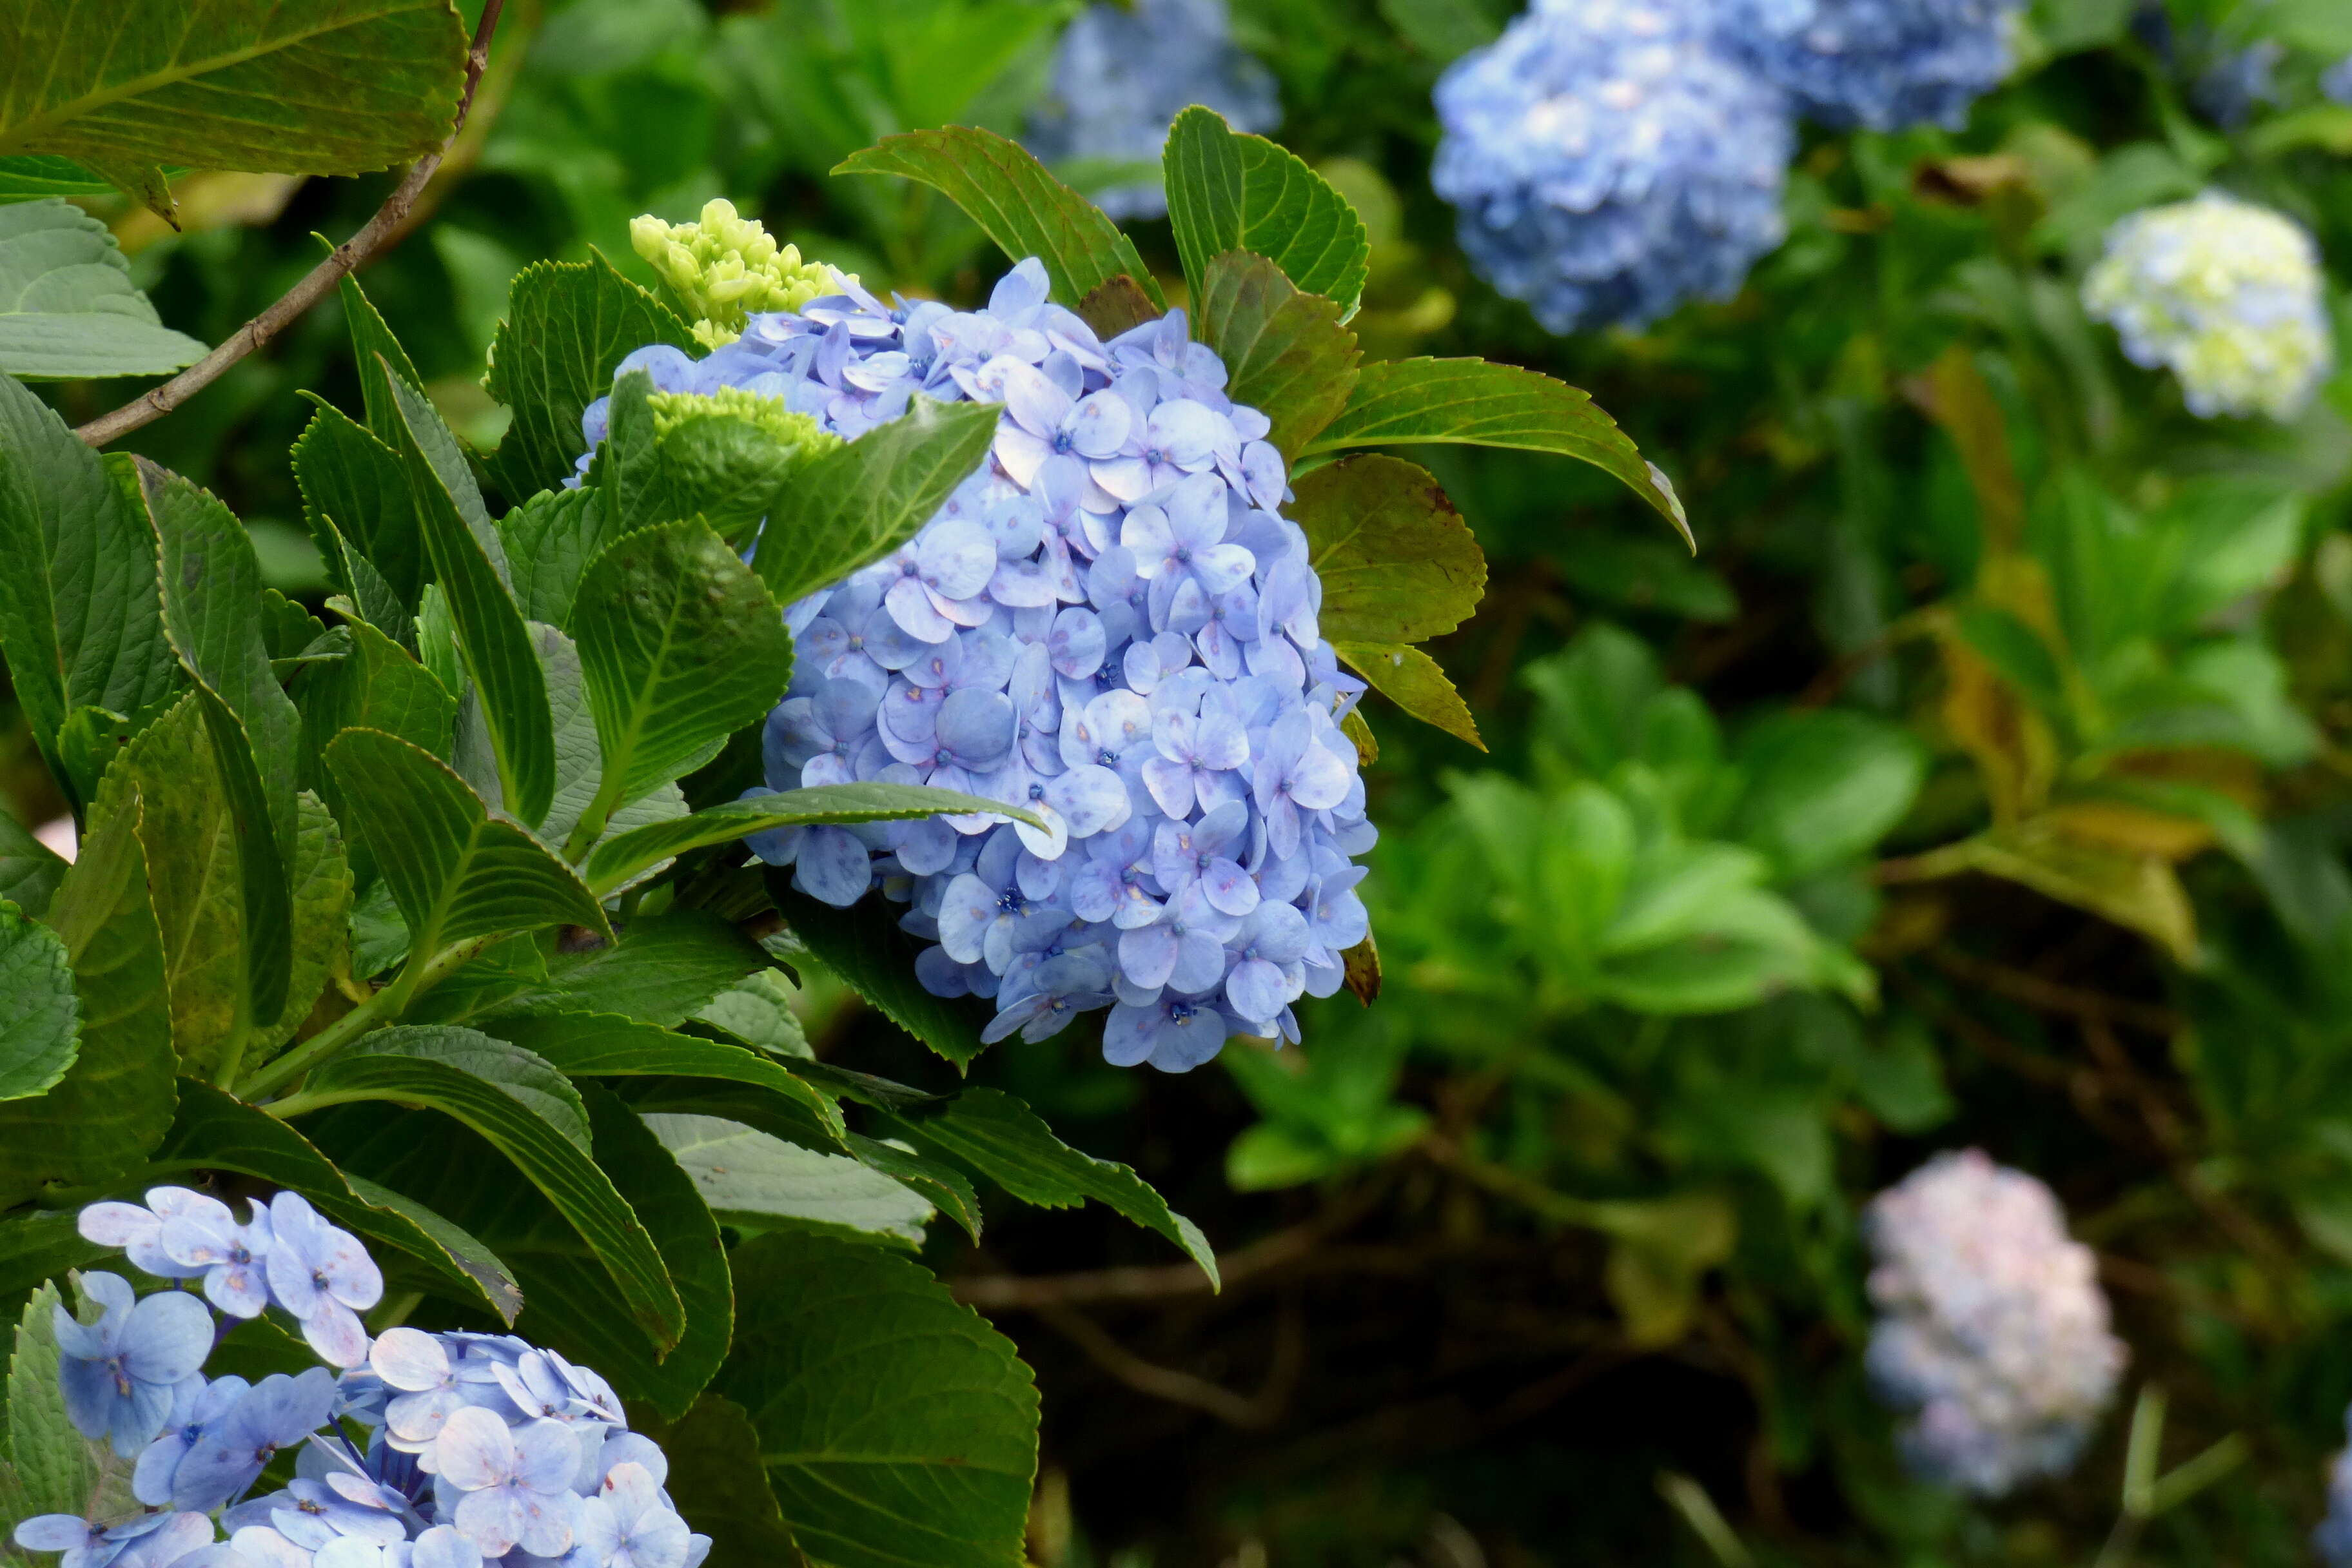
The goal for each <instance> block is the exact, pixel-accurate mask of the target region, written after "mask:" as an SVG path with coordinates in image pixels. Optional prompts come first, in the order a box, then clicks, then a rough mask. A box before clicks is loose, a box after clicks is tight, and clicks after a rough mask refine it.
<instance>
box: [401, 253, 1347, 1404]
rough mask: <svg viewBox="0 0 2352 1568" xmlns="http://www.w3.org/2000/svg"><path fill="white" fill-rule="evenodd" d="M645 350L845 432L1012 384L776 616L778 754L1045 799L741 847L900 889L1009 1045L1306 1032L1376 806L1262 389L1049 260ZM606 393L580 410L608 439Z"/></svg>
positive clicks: (1173, 322)
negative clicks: (699, 344)
mask: <svg viewBox="0 0 2352 1568" xmlns="http://www.w3.org/2000/svg"><path fill="white" fill-rule="evenodd" d="M631 360H632V361H635V363H642V364H644V365H646V368H647V369H648V371H649V372H650V373H651V374H653V375H654V377H655V379H656V383H657V384H661V385H663V386H664V387H665V388H667V390H670V391H673V392H677V393H680V394H711V393H715V392H717V391H718V390H719V389H721V388H725V387H730V386H743V387H752V388H755V389H758V390H760V391H761V392H763V393H766V394H768V395H774V396H779V397H782V398H783V399H784V400H785V401H786V403H787V405H789V406H790V407H792V408H793V409H795V410H798V411H801V412H803V413H806V414H809V415H811V416H815V417H817V418H818V419H820V420H821V421H822V422H823V424H824V427H825V428H826V429H827V430H829V431H832V432H834V433H835V434H837V435H839V436H842V437H845V438H852V439H854V438H856V437H857V436H859V435H862V434H863V433H864V432H866V431H867V430H870V429H872V428H874V427H875V426H877V425H879V424H882V423H884V422H887V420H890V419H895V418H897V417H898V416H900V415H901V414H903V413H904V412H905V411H906V409H907V407H908V402H909V399H910V398H912V397H913V396H914V395H916V394H917V393H920V394H922V395H925V396H929V397H934V398H939V399H941V400H945V401H951V402H955V401H974V402H982V403H989V404H993V405H998V406H999V407H1000V408H1001V409H1002V411H1003V412H1002V414H1001V415H1000V416H999V419H998V423H997V428H996V436H995V439H994V442H993V444H992V448H991V452H990V456H989V458H988V460H987V462H986V463H985V464H984V466H983V467H982V468H981V470H980V471H979V472H977V473H975V474H973V475H972V476H971V478H970V479H968V480H966V481H965V482H964V484H963V485H962V486H961V488H960V489H958V490H957V491H956V493H955V494H954V495H953V496H952V497H951V498H950V500H949V501H948V502H947V504H946V505H945V506H944V507H943V508H942V509H941V510H940V513H939V515H938V516H937V517H935V518H934V519H932V521H930V522H929V524H927V525H926V526H925V527H924V528H923V529H922V531H920V532H919V533H918V534H916V536H915V537H914V538H913V539H911V540H909V541H908V542H907V543H906V544H905V545H904V546H902V547H901V548H900V549H899V550H898V551H897V552H894V553H892V554H891V555H890V556H889V557H887V559H885V560H883V561H880V562H877V563H875V564H873V565H872V566H869V567H866V569H864V570H863V571H860V572H858V573H856V574H853V575H852V576H851V577H850V578H849V579H848V580H847V581H845V582H844V583H841V584H836V585H835V586H833V587H829V588H825V589H823V590H820V591H819V592H817V593H815V594H813V595H809V596H808V597H807V598H805V599H803V600H802V601H801V602H800V603H798V604H796V605H793V606H791V607H790V609H789V610H788V611H787V621H788V624H789V625H790V626H792V628H793V635H794V637H795V638H796V639H797V644H798V657H797V658H796V659H795V661H794V665H793V684H792V687H791V689H790V690H789V691H788V693H787V694H786V697H785V700H784V701H783V702H782V704H781V705H779V706H778V708H777V709H776V710H775V711H774V713H773V714H772V715H771V716H770V718H769V721H768V723H767V726H766V731H765V734H764V746H763V750H764V753H765V762H766V768H767V782H768V784H769V785H770V787H772V788H773V789H778V790H783V789H793V788H799V787H802V786H806V785H815V784H847V783H852V782H863V781H872V780H879V781H884V782H888V783H897V784H929V785H932V786H935V787H939V788H946V789H955V790H960V791H962V792H964V793H966V794H970V795H979V796H981V797H982V798H983V799H987V800H991V801H995V802H1000V803H1002V804H1003V805H1008V806H1018V807H1020V808H1022V809H1024V811H1027V812H1030V813H1032V814H1034V816H1036V817H1037V818H1038V819H1039V820H1040V821H1041V822H1042V823H1043V826H1035V825H1033V824H1031V823H1028V822H1014V821H1013V820H1011V819H1010V818H1007V817H1004V816H999V815H995V814H992V813H975V814H972V815H971V816H957V817H945V818H933V819H930V820H928V821H920V822H904V823H877V824H874V825H871V826H855V827H851V826H819V827H805V828H794V829H790V830H783V831H778V832H774V833H767V834H760V835H755V836H754V837H752V838H751V847H752V848H753V849H754V850H755V851H756V852H757V853H758V854H759V855H760V856H761V858H764V859H766V860H767V861H769V862H770V863H771V864H772V865H777V866H789V867H791V868H792V870H793V886H794V887H795V888H796V889H799V890H800V891H802V892H803V893H805V894H807V895H808V896H809V897H811V898H814V899H818V900H824V902H827V903H831V904H834V905H836V906H840V907H847V906H848V905H850V904H853V903H855V902H856V901H857V900H860V899H862V898H865V897H867V896H868V895H869V894H871V893H873V892H876V891H879V892H880V893H881V894H882V895H883V896H884V897H885V898H887V899H890V900H896V901H898V902H899V903H902V904H905V905H906V906H908V909H907V912H906V913H905V914H904V915H903V916H902V917H901V919H900V921H899V924H900V926H901V928H902V929H904V930H906V931H908V932H909V933H911V934H913V935H915V936H917V937H919V938H920V939H922V940H923V941H925V942H930V943H935V944H936V945H933V946H930V947H928V948H926V949H925V950H924V952H922V954H921V956H920V957H919V960H918V962H917V963H916V966H915V973H916V975H917V977H918V979H919V981H920V982H921V983H922V984H924V985H925V986H926V987H928V988H929V990H931V991H932V992H933V993H935V994H940V995H942V996H961V995H967V994H972V995H979V996H983V997H987V998H991V999H992V1000H993V1001H994V1003H995V1005H996V1009H997V1011H996V1016H995V1018H994V1019H993V1020H992V1023H991V1024H990V1025H989V1026H988V1028H987V1029H986V1031H985V1032H984V1038H986V1039H988V1040H991V1041H994V1040H999V1039H1003V1038H1004V1037H1007V1036H1010V1035H1013V1034H1015V1033H1017V1034H1019V1035H1020V1036H1021V1037H1023V1038H1024V1039H1028V1040H1040V1039H1044V1038H1045V1037H1048V1036H1050V1035H1053V1034H1055V1032H1057V1031H1058V1030H1060V1029H1061V1028H1063V1027H1064V1026H1066V1025H1067V1023H1068V1022H1069V1020H1070V1019H1071V1018H1072V1017H1074V1016H1076V1015H1078V1014H1080V1013H1086V1012H1090V1011H1095V1010H1098V1009H1102V1008H1108V1009H1109V1010H1110V1014H1111V1016H1110V1019H1109V1021H1108V1025H1107V1033H1106V1036H1105V1041H1106V1043H1105V1051H1106V1054H1107V1055H1108V1056H1109V1057H1110V1058H1111V1059H1112V1060H1114V1061H1118V1062H1121V1063H1125V1064H1134V1063H1138V1062H1143V1061H1149V1062H1150V1063H1151V1064H1152V1065H1154V1066H1156V1067H1159V1068H1164V1069H1167V1070H1171V1071H1181V1070H1185V1069H1187V1068H1192V1067H1195V1066H1198V1065H1199V1064H1200V1063H1201V1062H1202V1061H1205V1060H1207V1059H1208V1058H1210V1057H1213V1056H1214V1055H1215V1054H1216V1052H1217V1050H1218V1048H1219V1047H1222V1046H1223V1043H1224V1041H1225V1040H1226V1039H1227V1037H1230V1036H1232V1035H1234V1034H1236V1033H1246V1034H1253V1035H1257V1036H1263V1037H1286V1038H1290V1039H1296V1038H1297V1019H1296V1018H1295V1017H1294V1016H1293V1014H1292V1004H1293V1003H1295V1002H1296V1001H1297V999H1298V998H1299V997H1300V996H1302V995H1305V994H1310V993H1311V994H1316V995H1329V994H1331V993H1332V992H1333V991H1335V990H1337V989H1338V988H1339V984H1340V981H1341V978H1342V975H1343V973H1344V969H1345V965H1344V963H1343V962H1342V960H1341V957H1340V954H1341V953H1342V952H1344V951H1345V950H1346V949H1347V948H1348V947H1349V946H1352V945H1353V944H1355V943H1356V942H1360V941H1361V940H1362V939H1363V937H1364V934H1365V929H1366V923H1365V915H1364V910H1363V905H1362V903H1361V901H1360V900H1359V899H1358V897H1357V895H1356V893H1355V891H1354V889H1355V886H1356V883H1357V881H1358V880H1359V879H1360V877H1361V876H1362V871H1361V869H1360V868H1358V867H1357V866H1356V865H1355V864H1354V858H1355V857H1357V856H1359V855H1361V854H1363V853H1364V852H1365V851H1366V850H1368V849H1369V848H1370V847H1371V845H1372V843H1373V840H1374V838H1375V837H1376V835H1375V833H1374V832H1373V829H1372V827H1371V826H1370V824H1369V823H1368V822H1366V821H1365V819H1364V791H1363V783H1362V781H1361V779H1360V778H1359V777H1358V775H1357V757H1356V752H1355V747H1354V745H1353V744H1352V743H1351V742H1349V741H1348V740H1347V739H1346V737H1345V736H1343V735H1342V734H1341V733H1340V731H1339V720H1340V719H1341V718H1342V717H1343V716H1344V715H1345V714H1346V712H1347V711H1348V710H1349V707H1350V706H1351V705H1352V704H1353V703H1354V702H1355V701H1356V700H1357V699H1358V698H1360V696H1361V694H1362V692H1363V689H1364V685H1363V682H1361V681H1360V680H1358V679H1355V678H1354V677H1352V676H1349V675H1348V674H1345V673H1344V672H1342V671H1341V670H1340V668H1339V664H1338V661H1337V658H1336V656H1335V654H1334V653H1333V651H1332V648H1331V646H1330V644H1329V643H1328V642H1327V641H1325V640H1324V639H1323V637H1322V636H1321V633H1320V631H1319V629H1318V625H1317V619H1316V617H1317V614H1318V610H1319V608H1320V605H1321V603H1322V589H1321V586H1320V584H1318V582H1317V580H1316V577H1315V574H1314V572H1313V570H1312V569H1311V568H1310V567H1309V566H1308V564H1307V542H1306V536H1305V534H1304V532H1303V531H1301V530H1300V529H1299V528H1298V526H1297V524H1296V523H1293V522H1291V521H1288V520H1287V519H1286V518H1284V517H1283V516H1282V514H1281V508H1282V506H1283V505H1284V503H1285V502H1286V501H1287V500H1289V496H1290V492H1289V487H1288V480H1287V475H1286V468H1285V465H1284V462H1283V458H1282V455H1281V454H1280V453H1279V452H1278V451H1276V449H1275V448H1274V447H1272V446H1271V445H1269V444H1268V443H1267V441H1266V439H1265V437H1266V434H1267V431H1268V428H1269V426H1268V421H1267V419H1266V416H1265V415H1264V414H1263V413H1261V412H1259V411H1258V410H1256V409H1254V408H1250V407H1248V406H1247V405H1242V404H1236V403H1235V402H1234V401H1233V399H1232V398H1231V397H1229V396H1228V395H1226V392H1225V367H1224V365H1223V363H1221V362H1220V361H1219V359H1218V357H1217V355H1216V354H1215V353H1213V351H1211V350H1210V349H1208V348H1207V347H1205V346H1204V345H1202V344H1200V343H1197V342H1192V339H1191V337H1190V335H1189V333H1188V331H1187V330H1186V321H1185V319H1184V316H1183V313H1182V312H1181V311H1176V312H1171V314H1170V315H1169V316H1167V317H1165V318H1164V319H1162V320H1160V321H1153V322H1150V323H1147V324H1146V325H1144V326H1141V327H1139V328H1136V329H1135V330H1134V331H1129V332H1128V333H1125V334H1123V335H1122V336H1120V337H1118V338H1115V339H1113V340H1112V341H1111V342H1102V341H1100V340H1099V339H1097V336H1096V335H1095V333H1094V332H1093V331H1092V330H1091V329H1089V328H1088V327H1087V324H1086V323H1085V322H1084V321H1081V320H1079V319H1078V317H1077V316H1076V315H1075V314H1073V313H1072V312H1070V311H1069V310H1065V309H1063V308H1062V307H1060V306H1058V305H1055V304H1054V303H1053V302H1052V301H1051V300H1049V299H1048V298H1047V284H1046V278H1045V268H1043V267H1042V266H1041V265H1040V264H1039V263H1038V262H1036V261H1035V260H1034V259H1033V260H1028V261H1024V262H1022V263H1021V264H1020V265H1019V266H1017V267H1015V268H1013V270H1012V272H1010V273H1009V274H1007V275H1006V276H1005V277H1004V278H1003V279H1002V280H1001V281H1000V282H999V283H998V284H997V286H996V289H995V290H994V291H993V293H992V295H991V296H990V299H989V303H988V306H987V308H986V309H984V310H972V311H957V310H950V309H949V308H948V307H947V306H945V305H942V304H939V303H937V302H933V301H924V302H921V303H917V304H908V303H906V302H904V301H899V302H898V303H896V304H890V305H886V304H884V303H883V302H882V301H880V300H876V299H874V298H873V297H872V296H870V295H868V294H866V293H865V292H863V291H862V290H853V291H852V292H849V293H845V294H843V295H839V296H835V297H832V298H828V299H824V300H814V301H812V302H811V303H810V305H809V306H808V308H807V309H806V310H801V311H792V312H779V313H774V314H769V315H757V316H754V317H752V318H751V321H750V322H749V323H748V324H747V325H746V327H745V329H744V332H743V335H742V337H741V338H740V339H739V340H738V341H737V342H734V343H731V344H730V345H729V346H727V347H726V348H724V349H721V350H719V352H718V353H713V354H711V355H709V356H708V357H707V358H704V359H701V360H692V359H689V358H688V357H687V356H685V355H683V354H678V353H676V351H674V350H668V349H648V350H644V351H640V353H639V354H638V355H632V356H631ZM625 363H629V362H625ZM606 414H607V409H606V407H605V405H604V401H603V400H600V403H599V404H598V405H591V407H590V408H589V409H588V410H587V411H586V413H585V414H584V416H583V420H582V426H583V435H584V436H585V437H587V440H588V443H589V445H590V446H591V447H593V444H594V443H595V442H596V441H597V440H599V439H600V438H601V437H602V436H603V434H604V422H605V418H606ZM585 461H586V459H584V458H583V463H584V462H585ZM1277 908H1278V909H1283V910H1288V911H1289V912H1288V913H1287V914H1281V913H1276V912H1274V910H1276V909H1277ZM401 1376H402V1377H406V1378H410V1379H412V1383H404V1384H401V1386H402V1387H403V1388H404V1389H406V1388H410V1387H411V1386H412V1385H413V1386H414V1388H415V1391H416V1392H419V1393H423V1392H426V1391H427V1390H428V1386H438V1385H437V1384H429V1385H428V1383H427V1382H425V1381H415V1380H424V1379H426V1377H427V1373H426V1372H425V1371H418V1372H415V1373H409V1372H405V1371H404V1372H403V1373H401Z"/></svg>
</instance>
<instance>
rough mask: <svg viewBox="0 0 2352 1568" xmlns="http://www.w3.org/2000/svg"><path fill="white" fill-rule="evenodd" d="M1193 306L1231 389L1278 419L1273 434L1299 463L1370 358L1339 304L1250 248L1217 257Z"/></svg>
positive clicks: (1239, 399) (1196, 328) (1199, 330)
mask: <svg viewBox="0 0 2352 1568" xmlns="http://www.w3.org/2000/svg"><path fill="white" fill-rule="evenodd" d="M1193 306H1194V309H1195V310H1196V311H1197V312H1198V319H1197V320H1196V321H1194V322H1193V328H1192V330H1193V332H1194V334H1195V335H1196V336H1198V337H1199V338H1200V339H1201V341H1202V342H1205V343H1207V344H1208V345H1209V346H1210V347H1211V348H1213V349H1214V350H1216V351H1217V356H1218V357H1219V358H1220V359H1223V361H1224V362H1225V372H1226V377H1225V391H1226V392H1227V394H1229V395H1231V396H1232V398H1233V400H1234V402H1235V403H1242V404H1246V405H1249V406H1250V407H1252V408H1255V409H1257V410H1258V411H1259V412H1260V413H1262V414H1264V415H1265V416H1266V418H1267V419H1269V420H1271V421H1272V422H1273V426H1274V428H1273V429H1272V430H1271V431H1270V432H1269V433H1268V434H1267V436H1266V439H1267V440H1269V441H1271V442H1273V443H1274V444H1275V446H1276V447H1278V448H1279V449H1280V450H1281V452H1282V455H1283V456H1284V457H1285V458H1288V459H1290V460H1291V461H1293V462H1296V461H1297V459H1298V458H1299V457H1300V455H1301V454H1303V453H1304V452H1305V451H1306V450H1307V443H1309V442H1310V441H1312V440H1313V439H1314V438H1315V437H1316V435H1317V433H1318V432H1319V431H1320V430H1322V429H1323V428H1324V426H1328V424H1330V423H1331V421H1332V419H1333V418H1334V417H1335V416H1337V415H1338V414H1339V411H1340V409H1341V408H1343V407H1345V406H1346V405H1347V402H1348V395H1349V392H1350V391H1352V390H1353V389H1354V387H1355V384H1356V376H1357V369H1356V366H1357V363H1358V362H1359V361H1360V360H1361V359H1362V357H1363V356H1362V354H1361V353H1359V352H1358V350H1357V348H1356V334H1355V333H1353V332H1351V331H1349V330H1348V329H1347V328H1346V327H1344V326H1342V325H1341V324H1340V314H1341V312H1340V310H1339V306H1338V305H1337V304H1336V303H1334V302H1333V301H1331V300H1326V299H1324V298H1323V297H1322V296H1321V295H1319V294H1302V293H1300V292H1299V291H1298V289H1297V287H1296V286H1294V285H1293V284H1292V283H1291V281H1290V279H1287V278H1286V277H1284V276H1283V274H1282V268H1279V267H1276V265H1275V264H1274V263H1273V262H1271V261H1268V260H1267V259H1266V258H1265V257H1263V256H1252V255H1251V254H1249V253H1248V252H1247V251H1243V250H1228V251H1225V252H1223V253H1222V254H1220V255H1218V256H1215V257H1213V258H1210V261H1209V263H1208V268H1207V272H1206V275H1205V276H1204V277H1203V278H1202V282H1201V291H1200V294H1199V295H1198V296H1197V297H1196V299H1195V300H1194V301H1193Z"/></svg>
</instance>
